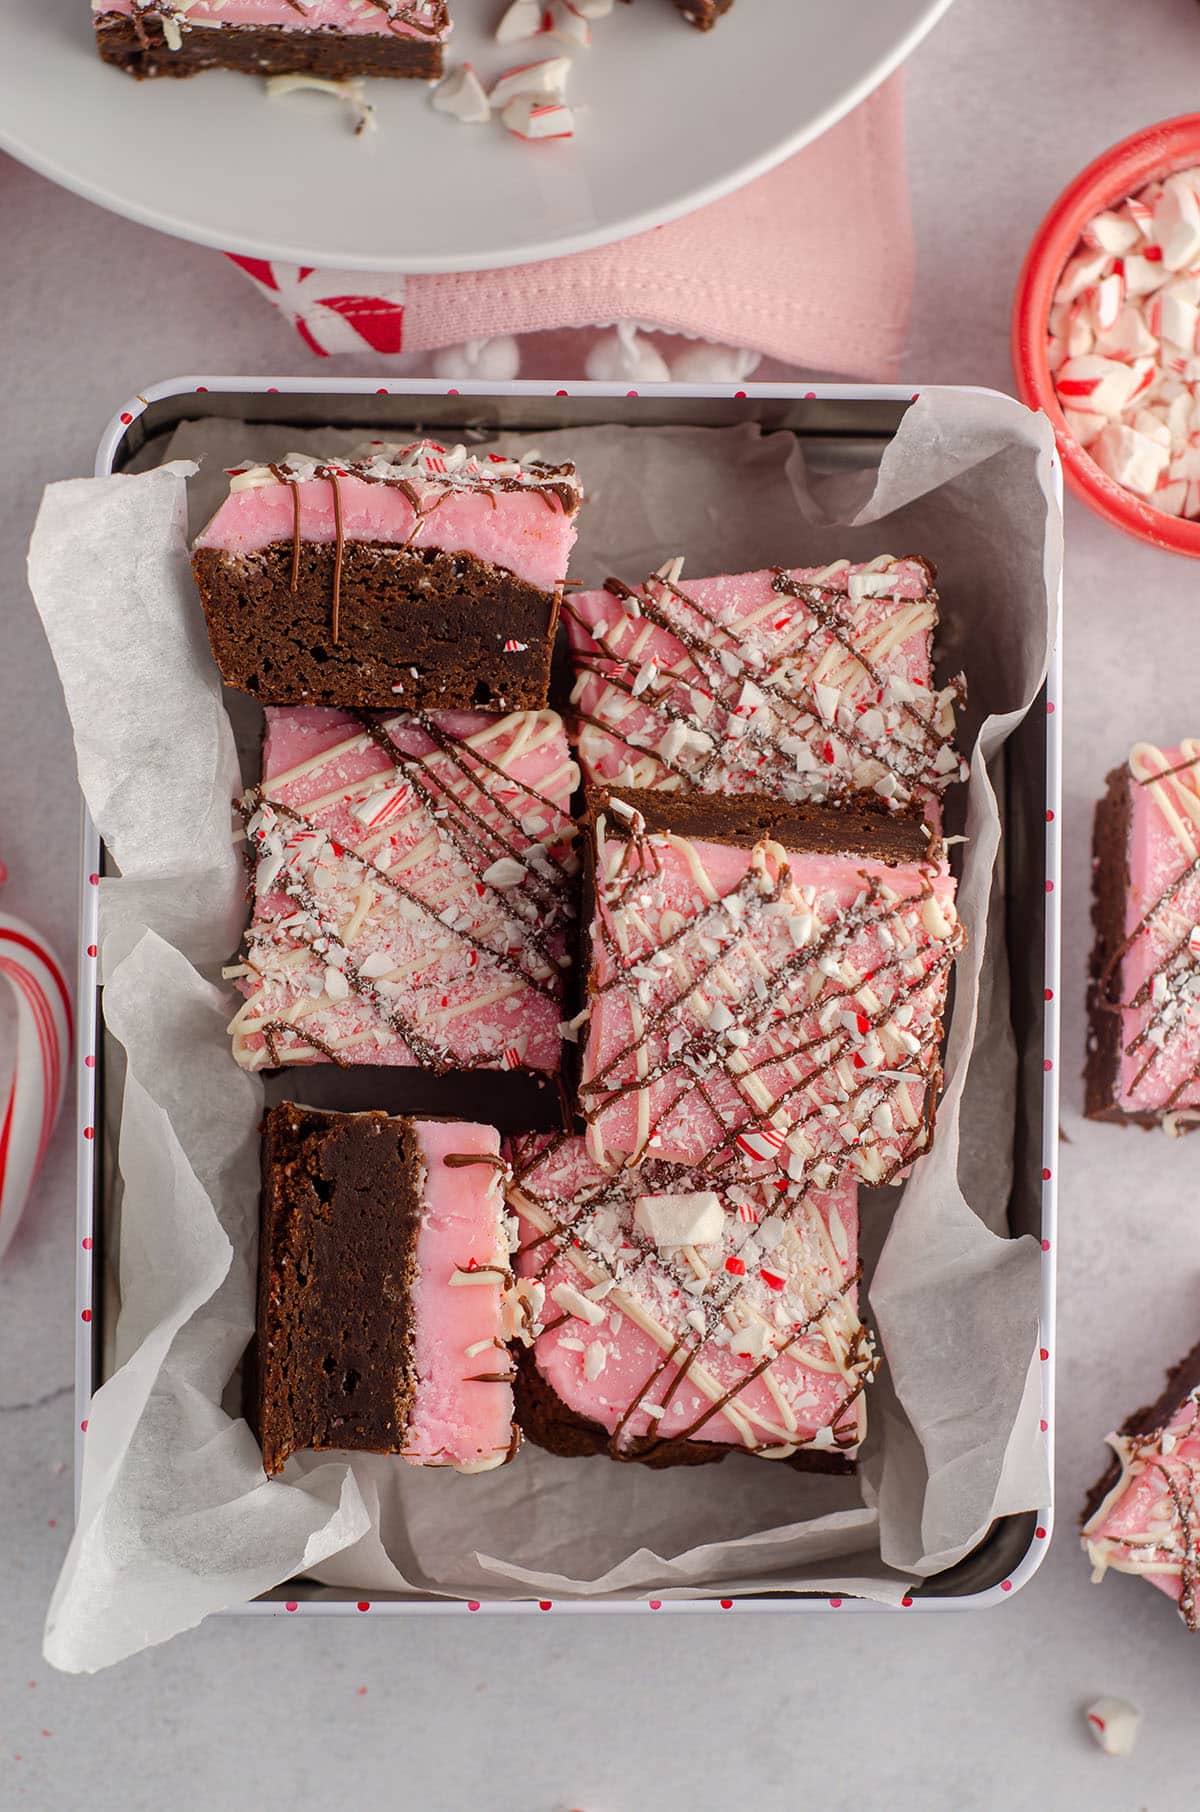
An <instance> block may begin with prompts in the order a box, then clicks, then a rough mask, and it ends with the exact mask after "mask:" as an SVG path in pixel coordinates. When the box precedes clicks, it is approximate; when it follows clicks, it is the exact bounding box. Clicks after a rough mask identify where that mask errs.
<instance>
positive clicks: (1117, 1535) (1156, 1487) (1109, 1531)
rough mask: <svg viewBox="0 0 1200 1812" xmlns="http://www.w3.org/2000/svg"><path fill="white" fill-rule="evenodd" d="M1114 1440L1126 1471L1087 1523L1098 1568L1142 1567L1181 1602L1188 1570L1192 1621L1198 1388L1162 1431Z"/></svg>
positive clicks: (1196, 1571)
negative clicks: (1183, 1516) (1183, 1513)
mask: <svg viewBox="0 0 1200 1812" xmlns="http://www.w3.org/2000/svg"><path fill="white" fill-rule="evenodd" d="M1109 1443H1110V1445H1111V1446H1112V1447H1113V1449H1114V1451H1115V1452H1116V1454H1117V1456H1118V1458H1119V1459H1120V1460H1121V1463H1122V1464H1121V1476H1120V1478H1119V1480H1118V1482H1117V1485H1116V1487H1115V1488H1114V1490H1112V1491H1111V1492H1110V1493H1109V1495H1108V1497H1107V1498H1106V1499H1105V1501H1104V1503H1103V1504H1101V1506H1100V1508H1099V1509H1098V1511H1097V1512H1096V1514H1095V1516H1093V1517H1092V1519H1091V1521H1090V1522H1089V1523H1088V1524H1087V1526H1086V1528H1085V1529H1084V1532H1083V1544H1084V1547H1085V1548H1086V1549H1087V1552H1088V1554H1089V1556H1090V1558H1091V1560H1092V1562H1093V1564H1094V1565H1095V1566H1096V1569H1097V1572H1098V1574H1102V1573H1103V1572H1104V1571H1105V1570H1106V1569H1107V1568H1108V1567H1113V1568H1115V1569H1116V1570H1117V1571H1118V1572H1122V1573H1137V1574H1138V1575H1139V1576H1140V1577H1141V1578H1143V1579H1146V1580H1148V1581H1149V1583H1150V1584H1151V1585H1153V1586H1157V1587H1158V1589H1159V1591H1160V1592H1165V1593H1166V1594H1167V1596H1168V1598H1172V1599H1174V1600H1175V1602H1176V1603H1177V1604H1179V1603H1180V1600H1181V1598H1182V1596H1183V1587H1184V1580H1185V1571H1186V1575H1187V1578H1188V1581H1189V1584H1190V1587H1191V1595H1192V1599H1193V1603H1192V1607H1191V1609H1192V1618H1193V1621H1194V1620H1195V1619H1196V1618H1197V1615H1198V1614H1200V1606H1198V1605H1197V1604H1196V1603H1195V1598H1196V1596H1197V1588H1198V1585H1200V1549H1196V1547H1195V1543H1196V1530H1197V1518H1198V1517H1200V1400H1198V1398H1197V1395H1196V1394H1193V1395H1192V1396H1190V1397H1188V1398H1186V1399H1185V1401H1184V1402H1183V1403H1181V1404H1180V1406H1179V1408H1178V1409H1177V1410H1176V1412H1175V1414H1174V1415H1173V1416H1172V1417H1171V1420H1170V1422H1169V1423H1168V1424H1167V1427H1166V1429H1165V1431H1161V1432H1158V1433H1155V1434H1152V1435H1148V1436H1143V1437H1140V1438H1139V1437H1136V1436H1135V1437H1128V1436H1122V1435H1110V1436H1109ZM1181 1505H1182V1507H1183V1509H1184V1512H1185V1519H1184V1520H1183V1521H1182V1522H1181V1517H1180V1506H1181ZM1189 1544H1191V1546H1192V1552H1191V1554H1190V1556H1189V1555H1188V1548H1189ZM1182 1608H1183V1607H1182V1606H1181V1609H1182Z"/></svg>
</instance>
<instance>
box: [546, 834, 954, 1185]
mask: <svg viewBox="0 0 1200 1812" xmlns="http://www.w3.org/2000/svg"><path fill="white" fill-rule="evenodd" d="M772 851H774V853H772ZM780 853H782V852H779V851H778V849H777V846H768V850H767V855H766V862H765V871H764V872H765V875H766V877H767V881H768V884H769V893H768V895H767V896H766V900H767V903H766V904H765V905H764V904H762V901H763V898H764V896H762V895H761V894H759V893H758V891H757V888H756V886H755V884H754V882H753V881H752V880H751V881H748V877H749V876H750V874H751V869H752V855H751V851H750V850H748V849H744V848H735V847H733V846H730V845H725V844H716V843H705V842H702V841H699V840H695V841H690V842H689V841H687V840H685V839H682V838H675V837H670V838H668V837H661V836H653V837H648V838H646V839H644V840H643V842H642V843H641V845H640V848H639V846H638V845H636V844H634V845H627V844H625V843H623V842H622V841H621V840H619V839H607V838H606V837H605V836H604V833H603V829H601V832H600V835H599V836H598V852H597V864H596V866H597V903H598V911H597V920H598V922H597V924H596V925H595V926H594V927H593V931H592V940H591V943H592V974H591V978H590V990H589V991H590V994H591V996H592V1007H591V1018H590V1025H589V1029H588V1034H587V1045H586V1050H585V1054H584V1063H583V1084H582V1089H583V1095H584V1101H585V1110H586V1111H587V1113H588V1118H589V1120H590V1122H591V1138H592V1144H593V1149H594V1150H595V1151H596V1152H597V1154H598V1155H599V1153H600V1152H602V1151H608V1152H615V1153H620V1154H629V1153H643V1152H646V1153H648V1154H649V1155H650V1156H654V1157H662V1158H665V1159H668V1160H670V1161H672V1162H675V1163H679V1164H686V1165H696V1166H699V1165H702V1164H704V1163H705V1161H706V1160H708V1159H710V1158H711V1157H712V1156H713V1155H714V1154H718V1155H720V1154H724V1155H726V1156H729V1157H734V1158H736V1157H737V1156H738V1155H739V1152H740V1153H741V1154H742V1155H746V1156H753V1157H760V1158H767V1157H769V1156H770V1155H771V1145H770V1144H769V1143H768V1144H767V1145H765V1146H764V1143H763V1142H764V1140H766V1141H769V1142H773V1144H774V1148H775V1154H776V1156H777V1161H778V1162H779V1163H781V1164H783V1165H785V1166H786V1165H788V1164H789V1162H792V1163H793V1168H798V1169H800V1170H802V1172H803V1174H804V1175H805V1176H811V1177H813V1178H815V1180H816V1181H817V1182H818V1183H824V1182H828V1181H831V1180H832V1178H833V1177H834V1176H836V1175H839V1174H841V1173H842V1172H843V1170H845V1169H849V1170H851V1171H853V1172H855V1173H856V1174H857V1175H858V1176H859V1178H860V1179H861V1180H862V1181H864V1182H867V1183H878V1182H882V1181H885V1180H888V1179H889V1178H891V1177H892V1176H894V1175H895V1174H897V1173H898V1172H899V1170H900V1169H901V1168H902V1167H903V1166H904V1165H906V1164H907V1163H908V1162H909V1161H910V1160H911V1159H912V1158H913V1157H915V1156H916V1155H917V1154H918V1153H919V1152H920V1151H921V1150H922V1149H923V1147H924V1145H925V1143H926V1134H925V1129H924V1126H923V1124H922V1108H923V1104H924V1100H925V1096H926V1092H927V1082H926V1077H928V1076H931V1077H932V1078H933V1080H934V1082H936V1079H937V1062H938V1046H939V1039H940V1026H939V1020H940V1014H941V1010H942V1007H943V1005H944V1001H945V994H946V983H947V977H948V972H949V965H950V962H951V961H952V959H953V955H954V953H955V951H956V950H957V948H958V947H959V946H960V944H961V936H962V934H961V930H960V928H959V927H958V924H957V918H956V915H955V911H954V904H953V901H954V891H955V886H954V880H953V877H952V876H951V875H950V873H949V871H948V869H947V868H946V866H945V864H944V862H942V863H938V864H936V865H931V866H929V867H927V868H925V867H916V866H908V867H897V868H888V867H886V866H884V865H882V864H879V863H876V862H870V861H867V860H865V859H864V858H862V857H860V856H854V855H852V856H826V855H809V854H791V853H788V854H787V858H786V859H787V863H788V865H789V868H790V878H789V879H785V878H784V877H783V876H782V875H781V873H780V868H779V855H780ZM605 877H607V880H606V879H605ZM702 881H703V885H702V884H701V883H702ZM871 881H873V882H875V883H877V884H880V885H882V886H885V887H886V888H888V889H889V890H890V892H891V894H892V895H894V896H896V897H895V898H893V899H890V900H889V899H883V900H880V901H878V902H876V903H874V904H872V903H870V902H868V900H867V893H866V888H867V884H868V882H871ZM743 884H745V885H743ZM739 889H740V892H739ZM735 893H738V894H739V899H740V902H741V906H740V910H739V911H738V912H737V914H736V917H735V916H733V909H732V908H730V907H727V906H726V905H724V904H723V903H721V902H723V901H724V899H725V897H726V896H733V895H734V894H735ZM713 894H715V895H716V896H718V899H717V901H716V903H714V902H713V899H712V895H713ZM736 904H738V901H737V900H735V905H736ZM668 942H669V950H670V958H669V960H662V961H659V962H656V961H655V956H656V953H657V952H658V951H659V950H660V949H661V948H662V946H663V945H664V944H667V943H668ZM810 947H812V948H813V950H814V955H813V957H812V958H811V959H805V957H804V955H803V951H804V950H805V949H807V948H810ZM718 956H719V957H720V961H719V962H718V961H717V958H718ZM818 962H820V963H822V964H824V965H825V968H824V969H822V968H821V967H819V966H818ZM868 978H869V979H868ZM712 1013H719V1015H720V1019H721V1024H720V1027H719V1029H718V1030H717V1031H716V1033H715V1034H714V1033H713V1032H712V1031H710V1029H709V1026H708V1018H709V1015H710V1014H712ZM639 1027H644V1028H646V1029H645V1031H644V1032H641V1033H639V1030H638V1028H639ZM729 1031H732V1032H733V1033H734V1035H735V1036H734V1039H730V1038H728V1037H727V1036H726V1034H727V1032H729ZM743 1034H745V1036H743ZM689 1058H690V1059H691V1060H692V1061H691V1062H688V1061H686V1059H689ZM641 1076H646V1077H647V1078H648V1080H647V1081H646V1082H645V1084H644V1085H641V1086H639V1082H638V1079H639V1077H641ZM908 1077H912V1078H913V1080H911V1081H910V1080H907V1078H908ZM743 1141H749V1144H748V1145H747V1144H745V1143H743Z"/></svg>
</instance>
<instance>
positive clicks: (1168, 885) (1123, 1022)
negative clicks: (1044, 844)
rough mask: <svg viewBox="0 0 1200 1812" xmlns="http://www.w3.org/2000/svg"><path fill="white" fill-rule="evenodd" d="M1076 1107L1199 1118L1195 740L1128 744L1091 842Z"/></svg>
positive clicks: (1183, 1128) (1126, 1118)
mask: <svg viewBox="0 0 1200 1812" xmlns="http://www.w3.org/2000/svg"><path fill="white" fill-rule="evenodd" d="M1092 887H1093V903H1092V922H1093V925H1094V927H1095V944H1094V946H1093V951H1092V962H1091V979H1090V985H1089V988H1088V1050H1087V1065H1086V1071H1085V1080H1086V1110H1087V1113H1088V1115H1089V1116H1090V1117H1091V1118H1092V1119H1094V1120H1114V1121H1118V1122H1124V1123H1126V1124H1128V1123H1133V1124H1136V1125H1139V1126H1146V1127H1151V1126H1161V1127H1163V1128H1164V1129H1165V1130H1166V1131H1167V1132H1169V1133H1182V1132H1187V1131H1190V1130H1191V1128H1192V1127H1193V1126H1194V1125H1195V1124H1196V1122H1197V1120H1198V1119H1200V742H1184V743H1181V744H1180V746H1179V747H1178V748H1175V749H1159V748H1156V747H1155V746H1154V745H1153V744H1152V743H1137V744H1136V745H1135V747H1134V748H1133V749H1132V750H1131V752H1130V755H1129V760H1128V761H1127V762H1126V763H1125V764H1124V766H1122V767H1119V768H1115V769H1114V770H1113V772H1112V773H1111V774H1110V775H1109V776H1108V788H1107V791H1106V793H1105V795H1104V798H1103V799H1102V800H1101V801H1100V803H1099V805H1098V806H1097V807H1096V817H1095V825H1094V831H1093V840H1092Z"/></svg>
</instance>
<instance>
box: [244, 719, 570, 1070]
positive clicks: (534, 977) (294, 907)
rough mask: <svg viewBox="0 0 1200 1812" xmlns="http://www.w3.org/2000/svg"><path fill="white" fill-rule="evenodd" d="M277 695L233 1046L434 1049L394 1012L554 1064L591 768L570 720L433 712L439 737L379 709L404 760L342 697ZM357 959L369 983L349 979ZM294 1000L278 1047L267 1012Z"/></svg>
mask: <svg viewBox="0 0 1200 1812" xmlns="http://www.w3.org/2000/svg"><path fill="white" fill-rule="evenodd" d="M266 715H267V737H266V744H265V748H264V758H263V787H264V789H265V792H266V794H267V795H268V798H267V800H266V802H265V803H264V804H263V805H262V806H261V808H260V809H259V810H257V811H256V812H255V813H254V815H253V816H252V817H251V819H250V824H249V827H248V829H249V836H250V838H251V842H252V847H253V848H254V849H255V850H256V851H257V853H258V864H257V869H256V893H255V902H254V917H253V921H252V924H251V927H250V931H249V933H248V937H247V946H246V960H247V962H248V964H249V972H248V973H247V974H246V975H244V976H242V977H240V978H239V980H238V986H239V988H240V989H241V991H242V992H243V994H245V996H246V1004H245V1006H244V1007H243V1008H242V1010H241V1012H240V1013H239V1014H238V1016H237V1018H236V1019H235V1021H234V1025H233V1032H234V1055H235V1057H236V1058H237V1060H238V1062H239V1063H241V1064H243V1065H244V1066H245V1067H246V1068H249V1069H262V1068H265V1067H267V1066H269V1065H270V1064H271V1063H272V1062H273V1061H280V1062H287V1063H314V1062H324V1061H327V1060H328V1053H327V1052H326V1051H324V1050H323V1049H322V1048H321V1045H324V1046H329V1047H331V1048H333V1049H336V1050H337V1052H338V1054H339V1056H340V1057H341V1059H342V1061H344V1062H350V1063H372V1064H376V1063H378V1064H400V1065H406V1064H413V1063H414V1062H416V1063H424V1064H426V1065H431V1058H430V1055H429V1050H428V1049H424V1050H422V1049H416V1048H414V1046H413V1044H412V1043H411V1042H410V1041H409V1040H408V1039H406V1038H405V1037H404V1036H402V1035H401V1034H400V1033H399V1032H397V1030H396V1029H395V1026H394V1024H393V1023H390V1022H389V1020H388V1018H387V1017H386V1012H390V1013H392V1014H393V1015H398V1016H399V1017H400V1018H401V1019H402V1021H403V1022H404V1024H405V1025H406V1026H407V1027H410V1028H411V1030H412V1034H413V1035H414V1036H416V1037H417V1038H419V1039H420V1040H421V1041H422V1042H423V1044H424V1046H426V1047H432V1049H433V1050H434V1051H435V1052H436V1053H437V1055H438V1057H439V1059H440V1060H441V1061H442V1062H444V1063H445V1064H446V1065H447V1066H448V1067H450V1068H474V1067H485V1068H489V1067H490V1068H495V1069H501V1068H506V1069H514V1068H529V1069H533V1070H540V1071H543V1072H551V1073H554V1072H557V1070H558V1067H559V1061H560V1055H561V1049H562V1040H561V1034H560V1031H559V1022H560V1019H561V1017H562V1013H563V1006H562V992H563V979H562V978H563V963H564V961H565V953H566V948H567V927H568V921H569V919H570V916H571V914H572V912H573V904H572V892H571V876H572V875H573V873H574V870H575V867H576V859H575V854H574V842H573V838H574V828H573V826H572V824H571V821H570V818H569V816H568V810H569V805H570V799H571V794H572V792H573V790H574V788H575V785H576V784H577V779H578V770H577V769H576V767H575V764H574V762H573V761H572V760H571V756H570V751H569V749H568V747H567V740H566V735H565V733H564V731H563V727H562V723H561V720H560V719H559V718H558V717H557V716H555V715H554V713H553V712H545V711H543V712H515V713H512V714H511V715H510V716H508V717H503V718H501V717H487V716H485V715H483V714H482V713H478V712H444V713H438V714H432V715H431V716H430V718H429V719H428V722H429V724H430V726H431V728H432V729H434V730H436V731H437V732H438V733H439V734H440V735H441V736H442V737H443V738H445V739H446V747H444V748H439V747H438V745H437V744H436V742H435V741H434V740H433V738H432V737H431V735H429V734H427V733H426V731H425V730H424V729H423V728H421V727H420V726H418V725H417V724H416V723H415V722H414V721H413V720H412V719H410V718H403V717H388V718H383V719H380V720H379V721H380V722H382V723H383V724H385V725H386V726H387V729H388V733H389V734H390V736H391V737H392V739H393V741H394V742H395V744H396V745H397V746H398V749H399V750H400V751H401V752H402V759H403V762H404V765H403V766H402V767H401V768H400V769H399V770H398V771H397V769H396V768H395V767H394V765H393V763H392V762H391V760H389V757H388V755H387V754H386V753H385V752H384V750H382V749H381V748H380V747H379V745H378V744H377V743H376V742H374V741H372V740H371V738H370V737H369V736H368V735H366V734H365V733H364V732H363V730H362V728H361V726H360V725H359V724H358V723H357V722H356V721H355V720H354V719H353V718H351V717H350V716H348V715H347V714H346V713H345V712H342V711H335V710H331V709H329V708H327V707H323V706H297V707H280V708H273V709H268V711H267V714H266ZM489 764H490V765H489ZM251 803H253V802H251ZM277 807H282V808H285V809H284V810H282V811H281V810H277V809H276V808H277ZM288 813H291V814H294V815H293V816H288V815H287V814H288ZM434 813H437V814H439V815H438V816H436V817H435V816H434V815H433V814H434ZM485 877H486V878H485ZM389 878H390V879H389ZM364 889H365V890H366V891H365V892H364ZM364 906H365V911H364ZM347 939H348V941H346V940H347ZM352 970H353V972H356V973H357V974H358V975H359V976H360V977H361V980H360V985H359V987H358V988H356V987H355V986H353V985H344V984H343V981H342V977H343V976H344V975H346V974H349V973H351V971H352ZM297 1011H299V1013H300V1017H299V1018H297V1019H293V1015H295V1014H296V1013H297ZM284 1020H288V1021H289V1022H290V1023H294V1025H295V1031H292V1030H290V1029H289V1030H286V1031H284V1032H282V1033H279V1034H273V1036H274V1037H275V1042H276V1055H275V1057H274V1058H273V1057H272V1053H271V1049H270V1045H269V1043H268V1041H267V1038H266V1035H265V1033H264V1032H263V1030H262V1029H261V1028H262V1026H263V1024H264V1023H267V1024H271V1025H276V1026H277V1025H278V1024H279V1023H280V1022H281V1021H284ZM306 1032H311V1033H314V1034H315V1035H316V1036H317V1038H319V1039H320V1041H321V1045H310V1044H306V1043H305V1042H304V1034H305V1033H306ZM433 1067H436V1065H434V1066H433Z"/></svg>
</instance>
